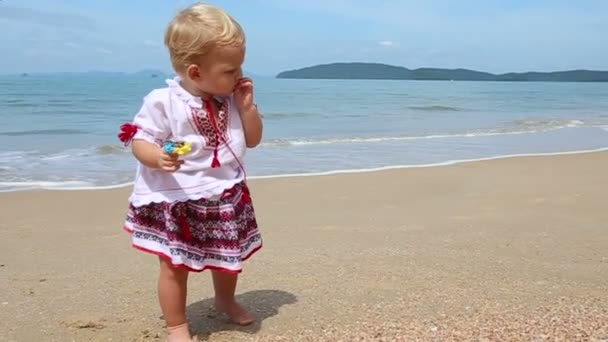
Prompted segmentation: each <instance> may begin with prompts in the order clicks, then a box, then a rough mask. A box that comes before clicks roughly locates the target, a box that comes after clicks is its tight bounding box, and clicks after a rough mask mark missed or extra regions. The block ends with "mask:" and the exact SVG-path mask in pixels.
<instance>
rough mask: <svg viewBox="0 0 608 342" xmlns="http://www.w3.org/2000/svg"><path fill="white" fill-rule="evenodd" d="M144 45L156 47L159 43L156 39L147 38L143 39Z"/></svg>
mask: <svg viewBox="0 0 608 342" xmlns="http://www.w3.org/2000/svg"><path fill="white" fill-rule="evenodd" d="M144 45H145V46H150V47H157V46H159V45H160V44H159V43H158V42H157V41H154V40H150V39H148V40H145V41H144Z"/></svg>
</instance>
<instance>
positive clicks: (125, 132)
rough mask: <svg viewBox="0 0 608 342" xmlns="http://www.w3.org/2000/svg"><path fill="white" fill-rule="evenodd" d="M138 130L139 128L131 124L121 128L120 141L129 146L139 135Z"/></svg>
mask: <svg viewBox="0 0 608 342" xmlns="http://www.w3.org/2000/svg"><path fill="white" fill-rule="evenodd" d="M138 129H139V127H137V126H135V125H133V124H130V123H126V124H124V125H122V126H120V133H118V139H120V141H122V143H123V144H125V146H127V145H129V143H131V140H133V137H134V136H135V134H136V133H137V130H138Z"/></svg>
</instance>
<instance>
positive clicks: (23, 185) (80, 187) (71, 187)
mask: <svg viewBox="0 0 608 342" xmlns="http://www.w3.org/2000/svg"><path fill="white" fill-rule="evenodd" d="M605 151H608V146H607V147H602V148H597V149H590V150H577V151H565V152H544V153H521V154H508V155H498V156H491V157H483V158H474V159H456V160H448V161H443V162H437V163H429V164H404V165H389V166H382V167H376V168H365V169H344V170H331V171H324V172H310V173H289V174H277V175H267V176H252V177H249V179H274V178H296V177H319V176H330V175H339V174H352V173H369V172H379V171H386V170H399V169H415V168H431V167H442V166H450V165H457V164H464V163H473V162H480V161H488V160H499V159H510V158H523V157H549V156H563V155H576V154H586V153H597V152H605ZM132 185H133V182H127V183H122V184H115V185H106V186H95V185H92V184H91V183H87V182H78V181H68V182H0V193H2V192H18V191H28V190H61V191H95V190H110V189H120V188H125V187H129V186H132ZM6 186H11V188H10V189H2V187H6Z"/></svg>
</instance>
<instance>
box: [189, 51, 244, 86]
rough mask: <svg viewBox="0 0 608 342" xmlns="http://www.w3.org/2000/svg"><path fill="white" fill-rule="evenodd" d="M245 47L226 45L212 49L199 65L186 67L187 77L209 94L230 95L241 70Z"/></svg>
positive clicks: (241, 73) (240, 75) (240, 74)
mask: <svg viewBox="0 0 608 342" xmlns="http://www.w3.org/2000/svg"><path fill="white" fill-rule="evenodd" d="M244 59H245V47H243V46H226V47H220V48H217V49H215V50H214V51H212V52H211V53H210V54H209V55H207V56H206V57H205V60H204V61H203V63H201V64H200V65H192V66H190V68H188V76H189V78H190V79H191V80H192V81H193V82H194V83H195V84H196V85H197V87H198V88H199V89H200V90H201V91H202V92H205V93H207V94H211V95H220V96H224V95H230V94H231V93H232V92H233V91H234V87H235V86H236V84H237V82H238V81H239V79H240V78H241V77H243V72H242V69H241V66H242V65H243V61H244Z"/></svg>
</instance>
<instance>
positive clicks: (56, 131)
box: [0, 128, 89, 137]
mask: <svg viewBox="0 0 608 342" xmlns="http://www.w3.org/2000/svg"><path fill="white" fill-rule="evenodd" d="M87 133H89V132H88V131H85V130H80V129H71V128H57V129H32V130H24V131H9V132H0V136H8V137H18V136H27V135H68V134H71V135H73V134H87Z"/></svg>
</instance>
